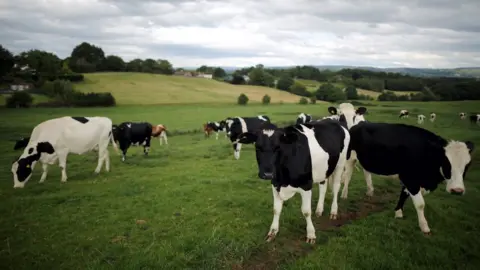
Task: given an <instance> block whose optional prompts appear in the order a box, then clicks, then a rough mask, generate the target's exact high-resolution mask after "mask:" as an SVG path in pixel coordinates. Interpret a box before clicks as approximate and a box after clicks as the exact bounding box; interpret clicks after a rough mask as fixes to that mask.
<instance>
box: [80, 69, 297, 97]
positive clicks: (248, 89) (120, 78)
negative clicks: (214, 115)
mask: <svg viewBox="0 0 480 270" xmlns="http://www.w3.org/2000/svg"><path fill="white" fill-rule="evenodd" d="M76 89H77V90H80V91H83V92H111V93H112V94H113V96H114V97H115V99H116V100H117V103H118V104H128V105H138V104H142V105H143V104H193V103H195V104H200V103H230V104H235V103H236V102H237V97H238V96H239V95H240V94H241V93H244V94H245V95H247V96H248V98H249V99H250V101H249V102H251V103H255V102H256V103H259V102H261V100H262V97H263V96H264V95H265V94H268V95H269V96H270V97H271V103H281V102H283V103H298V101H299V100H300V97H299V96H297V95H293V94H291V93H288V92H285V91H279V90H276V89H273V88H268V87H261V86H250V85H232V84H228V83H223V82H218V81H215V80H209V79H204V78H188V77H183V76H166V75H156V74H146V73H131V72H128V73H122V72H114V73H93V74H85V81H84V82H82V83H79V84H76Z"/></svg>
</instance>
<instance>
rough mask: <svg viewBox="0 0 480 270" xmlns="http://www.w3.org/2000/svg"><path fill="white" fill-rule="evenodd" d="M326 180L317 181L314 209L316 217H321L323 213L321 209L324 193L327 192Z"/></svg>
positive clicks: (323, 202)
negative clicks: (316, 198)
mask: <svg viewBox="0 0 480 270" xmlns="http://www.w3.org/2000/svg"><path fill="white" fill-rule="evenodd" d="M327 187H328V181H326V180H323V181H321V182H320V183H318V203H317V209H316V210H315V214H316V215H317V217H321V216H322V215H323V209H324V205H325V194H326V193H327Z"/></svg>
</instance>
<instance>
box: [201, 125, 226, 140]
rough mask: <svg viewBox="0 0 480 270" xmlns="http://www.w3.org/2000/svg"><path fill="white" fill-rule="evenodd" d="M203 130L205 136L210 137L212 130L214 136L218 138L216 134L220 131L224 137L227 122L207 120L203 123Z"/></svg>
mask: <svg viewBox="0 0 480 270" xmlns="http://www.w3.org/2000/svg"><path fill="white" fill-rule="evenodd" d="M203 132H204V133H205V137H210V134H211V133H212V132H215V135H216V136H215V137H216V139H217V140H218V134H219V133H220V132H224V133H225V138H227V123H226V122H225V121H221V122H220V123H219V122H207V123H206V124H203Z"/></svg>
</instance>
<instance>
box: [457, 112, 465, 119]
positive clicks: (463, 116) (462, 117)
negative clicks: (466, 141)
mask: <svg viewBox="0 0 480 270" xmlns="http://www.w3.org/2000/svg"><path fill="white" fill-rule="evenodd" d="M458 115H459V116H460V119H462V120H464V119H465V117H466V115H467V114H466V113H464V112H461V113H459V114H458Z"/></svg>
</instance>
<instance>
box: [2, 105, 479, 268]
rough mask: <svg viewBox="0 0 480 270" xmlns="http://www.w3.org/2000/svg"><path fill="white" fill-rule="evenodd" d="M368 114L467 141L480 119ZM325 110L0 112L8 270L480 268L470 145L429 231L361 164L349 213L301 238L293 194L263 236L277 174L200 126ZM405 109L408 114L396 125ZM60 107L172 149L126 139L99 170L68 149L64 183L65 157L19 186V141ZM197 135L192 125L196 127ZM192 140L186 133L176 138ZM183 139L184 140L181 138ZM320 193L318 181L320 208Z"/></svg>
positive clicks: (433, 205)
mask: <svg viewBox="0 0 480 270" xmlns="http://www.w3.org/2000/svg"><path fill="white" fill-rule="evenodd" d="M361 102H362V104H363V105H362V106H366V107H367V108H368V114H367V115H366V118H367V120H369V121H373V122H402V123H408V124H411V125H417V124H416V119H415V117H413V116H414V115H415V114H417V113H423V114H426V113H429V112H431V111H435V112H436V113H437V120H436V121H435V122H434V123H431V122H430V121H425V124H424V125H423V127H424V128H427V129H429V130H432V131H434V132H436V133H438V134H440V135H442V136H444V137H445V138H447V139H459V140H471V141H473V142H474V143H475V145H476V146H477V148H478V145H480V133H479V131H480V127H479V126H471V125H470V123H469V122H468V120H465V121H462V120H460V119H459V118H458V112H460V111H473V110H475V108H478V107H479V106H480V102H475V101H465V102H427V103H422V102H376V101H361ZM328 106H330V104H316V105H297V104H283V105H280V104H279V105H270V106H262V105H247V106H231V105H228V104H218V105H195V106H193V105H163V106H155V105H125V106H118V107H115V108H63V109H62V108H32V109H18V110H13V109H11V110H9V109H0V115H2V117H1V118H0V151H1V152H2V155H0V164H3V166H0V196H1V203H0V216H1V217H2V218H0V269H15V270H21V269H172V270H173V269H233V270H243V269H245V270H246V269H248V270H256V269H268V270H270V269H289V270H296V269H298V270H304V269H318V270H322V269H328V270H330V269H359V270H360V269H372V270H373V269H389V270H390V269H392V270H394V269H395V270H396V269H436V270H441V269H446V270H451V269H465V270H467V269H468V270H470V269H472V270H474V269H479V265H480V242H479V241H478V239H480V227H479V226H478V224H479V223H480V210H479V209H480V208H479V207H478V205H480V182H479V181H478V179H479V177H480V158H479V155H478V150H475V152H474V153H473V159H472V163H471V166H470V169H469V171H468V173H467V175H466V179H465V186H466V190H467V192H466V194H465V195H464V196H453V195H449V194H447V193H446V192H445V184H440V185H439V186H438V189H437V190H436V191H434V192H432V193H430V194H428V195H427V196H425V202H426V207H425V216H426V218H427V220H428V222H429V225H430V228H431V230H432V235H431V236H428V237H426V236H424V235H423V234H422V233H421V232H420V229H419V227H418V221H417V220H418V219H417V214H416V212H415V209H414V206H413V204H412V201H411V200H410V199H408V200H407V202H406V204H405V209H404V213H405V218H404V219H395V218H394V211H393V209H394V207H395V205H396V203H397V199H398V193H399V191H400V183H399V182H398V180H397V181H396V180H392V179H391V178H388V177H381V176H377V175H373V184H374V187H375V193H374V197H372V198H366V197H365V195H364V194H365V191H366V186H365V180H364V177H363V173H362V171H356V170H355V171H354V173H353V178H352V181H351V182H350V186H349V194H348V199H346V200H345V199H341V198H340V199H339V200H338V203H339V214H340V219H339V220H336V221H331V220H329V218H328V213H329V211H330V207H331V201H332V195H331V194H332V192H331V187H330V186H329V187H328V191H327V195H326V201H325V203H326V205H325V213H324V214H323V216H322V217H317V216H313V217H312V220H313V223H314V226H315V229H316V236H317V240H316V243H315V244H314V245H309V244H305V243H304V240H305V234H306V232H305V227H306V223H305V218H304V217H303V215H302V213H301V199H300V196H299V195H298V194H297V195H295V196H294V197H293V198H291V199H290V200H288V201H287V202H286V203H284V205H283V209H282V213H281V217H280V232H279V234H278V236H277V237H276V239H275V241H274V242H271V243H266V242H265V235H266V234H267V232H268V229H269V226H270V224H271V222H272V218H273V212H272V209H273V199H272V191H271V185H270V183H269V182H268V181H264V180H259V179H258V178H257V163H256V158H255V149H254V146H253V145H244V146H243V147H242V152H241V156H240V159H239V160H235V159H234V158H233V149H232V146H231V143H230V142H229V140H227V139H226V138H225V137H224V136H223V134H222V135H221V136H220V137H219V139H218V140H215V137H214V136H213V137H211V138H208V139H206V138H204V135H203V134H202V133H201V132H200V130H199V129H200V128H201V125H202V123H204V122H205V121H208V120H220V119H224V118H225V117H227V116H236V115H239V116H253V115H257V114H267V115H268V116H270V117H271V119H272V121H273V122H274V123H284V122H286V121H295V119H296V117H297V115H298V113H299V112H306V113H310V114H313V115H314V116H316V117H319V116H324V115H328V112H327V107H328ZM401 109H408V110H409V111H410V112H411V115H412V116H411V117H410V118H408V119H398V112H399V111H400V110H401ZM63 115H75V116H90V115H102V116H108V117H110V118H111V119H112V120H113V121H114V123H119V122H121V121H128V120H130V121H149V122H151V123H163V124H165V125H166V126H167V127H168V129H169V130H170V135H169V140H168V141H169V145H168V146H165V145H163V146H160V145H159V142H158V140H153V141H152V147H151V152H150V155H149V156H148V157H145V156H143V153H142V148H141V147H131V148H130V149H129V150H128V153H127V161H126V162H124V163H123V162H121V160H120V156H118V155H116V154H115V152H114V151H113V149H112V147H111V146H110V147H109V148H110V159H111V171H110V172H104V171H103V170H102V172H101V173H100V174H99V175H95V174H93V170H94V169H95V167H96V165H97V160H96V155H95V153H88V154H86V155H83V156H78V155H74V154H71V155H69V156H68V163H67V175H68V177H69V178H68V182H67V183H64V184H62V183H60V175H61V173H60V169H59V168H58V165H53V166H50V167H49V172H48V176H47V179H46V181H45V182H44V183H43V184H40V183H38V181H39V179H40V174H41V170H42V168H41V166H40V164H37V165H36V167H35V168H34V174H33V176H32V178H31V179H30V180H29V182H28V183H27V184H26V186H25V188H24V189H18V190H14V189H13V179H12V174H11V172H10V169H11V162H12V160H13V159H14V158H16V157H18V155H20V153H21V151H14V150H13V145H14V141H13V139H15V138H18V137H19V136H26V135H28V134H29V132H30V131H31V129H32V127H33V126H34V125H36V124H38V123H39V122H41V121H43V120H46V119H50V118H52V117H57V116H63ZM192 131H197V132H192ZM182 132H183V133H188V134H186V135H178V134H181V133H182ZM173 135H178V136H173ZM317 201H318V185H316V186H314V187H313V195H312V206H311V208H312V211H315V207H316V203H317Z"/></svg>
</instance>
